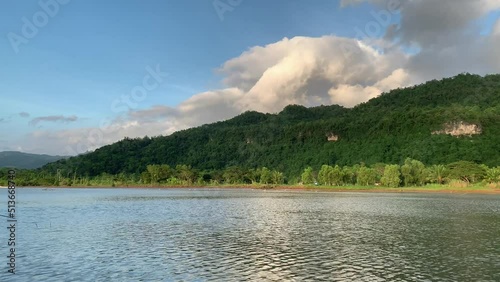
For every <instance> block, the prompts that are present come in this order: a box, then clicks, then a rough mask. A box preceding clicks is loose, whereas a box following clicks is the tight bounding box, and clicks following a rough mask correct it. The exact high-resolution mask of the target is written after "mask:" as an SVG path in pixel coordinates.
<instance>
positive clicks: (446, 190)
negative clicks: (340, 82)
mask: <svg viewBox="0 0 500 282" xmlns="http://www.w3.org/2000/svg"><path fill="white" fill-rule="evenodd" d="M5 188H6V187H5ZM16 188H20V187H16ZM23 188H39V189H47V188H49V189H58V188H67V189H249V190H263V191H286V192H325V193H330V192H335V193H346V192H356V193H429V194H483V195H500V189H494V188H488V187H480V188H476V189H474V188H453V187H448V186H443V187H408V188H387V187H377V186H375V187H314V186H294V185H277V186H264V185H263V186H255V185H221V186H200V185H167V186H163V185H153V186H151V185H116V186H114V187H112V186H25V187H23ZM21 189H22V188H21Z"/></svg>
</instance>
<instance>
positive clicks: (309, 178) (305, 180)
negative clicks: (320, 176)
mask: <svg viewBox="0 0 500 282" xmlns="http://www.w3.org/2000/svg"><path fill="white" fill-rule="evenodd" d="M301 178H302V184H304V185H309V184H314V182H315V181H314V175H313V169H312V167H310V166H309V167H307V168H306V169H304V172H303V173H302V177H301Z"/></svg>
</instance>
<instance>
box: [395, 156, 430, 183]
mask: <svg viewBox="0 0 500 282" xmlns="http://www.w3.org/2000/svg"><path fill="white" fill-rule="evenodd" d="M401 174H402V175H403V181H404V185H405V186H411V185H417V186H421V185H423V184H424V183H425V179H426V170H425V165H424V164H423V163H422V162H421V161H417V160H414V159H411V158H407V159H406V160H405V163H404V165H403V166H401Z"/></svg>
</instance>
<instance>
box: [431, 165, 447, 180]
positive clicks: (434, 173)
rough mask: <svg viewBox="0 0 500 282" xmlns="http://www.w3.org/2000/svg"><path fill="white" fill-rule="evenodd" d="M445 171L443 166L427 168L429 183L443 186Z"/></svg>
mask: <svg viewBox="0 0 500 282" xmlns="http://www.w3.org/2000/svg"><path fill="white" fill-rule="evenodd" d="M446 173H447V169H446V167H445V166H444V165H433V166H431V167H430V168H429V173H428V175H429V178H430V181H431V182H433V183H437V184H443V182H444V179H445V176H446Z"/></svg>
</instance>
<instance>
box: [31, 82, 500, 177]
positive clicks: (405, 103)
mask: <svg viewBox="0 0 500 282" xmlns="http://www.w3.org/2000/svg"><path fill="white" fill-rule="evenodd" d="M453 122H465V123H468V124H475V125H477V126H478V127H479V128H480V129H481V131H482V132H481V134H478V135H473V136H459V137H454V136H451V135H447V134H433V132H435V131H439V130H443V127H444V126H445V124H447V123H453ZM499 124H500V75H490V76H486V77H481V76H477V75H470V74H462V75H458V76H456V77H454V78H448V79H443V80H440V81H437V80H434V81H430V82H427V83H425V84H422V85H418V86H414V87H410V88H406V89H396V90H393V91H391V92H389V93H385V94H383V95H381V96H380V97H378V98H375V99H372V100H370V101H368V102H367V103H363V104H360V105H358V106H356V107H354V108H352V109H348V108H343V107H341V106H337V105H332V106H320V107H314V108H306V107H303V106H297V105H290V106H288V107H286V108H285V109H284V110H283V111H282V112H280V113H279V114H262V113H257V112H246V113H243V114H241V115H239V116H237V117H235V118H233V119H230V120H227V121H223V122H218V123H214V124H210V125H204V126H200V127H197V128H192V129H188V130H183V131H179V132H176V133H174V134H172V135H170V136H159V137H153V138H150V137H144V138H136V139H130V138H125V139H124V140H122V141H119V142H117V143H114V144H112V145H108V146H104V147H102V148H100V149H98V150H96V151H95V152H91V153H87V154H84V155H80V156H77V157H72V158H70V159H65V160H60V161H57V162H54V163H51V164H48V165H46V166H44V167H43V168H42V169H41V170H39V171H37V172H33V173H36V174H37V175H44V177H47V178H49V179H55V178H57V179H58V181H60V179H61V178H64V179H73V180H74V181H77V179H80V180H81V179H98V178H99V177H100V178H103V177H104V178H106V177H111V178H113V177H115V178H116V177H118V178H119V177H122V178H123V177H127V178H130V179H131V180H130V181H132V182H137V183H139V182H141V183H148V181H149V183H150V182H151V180H152V181H153V182H154V181H158V182H161V181H169V180H168V179H174V180H170V181H171V182H172V181H173V182H175V181H176V180H175V179H177V180H179V179H180V181H182V180H185V181H187V180H186V179H187V178H185V177H184V176H180V175H185V173H184V174H183V173H182V172H181V171H182V167H184V168H189V169H188V170H189V171H190V173H191V174H192V175H193V176H191V177H190V178H189V179H190V180H189V181H191V182H193V183H194V182H197V181H199V179H202V181H204V182H206V183H209V182H210V181H212V180H213V181H219V182H227V181H228V179H231V178H230V177H229V178H228V177H227V175H230V174H231V171H233V172H234V173H235V174H238V175H240V179H239V180H238V181H240V182H242V183H251V182H254V181H257V182H261V180H260V179H259V180H256V177H255V176H251V174H252V172H255V173H256V174H258V173H257V171H259V172H260V173H261V175H260V177H262V173H263V170H264V167H265V168H269V169H267V170H269V171H270V174H271V175H273V177H274V179H279V181H282V182H286V183H299V182H303V176H304V175H303V173H304V170H305V169H306V168H308V167H310V170H311V171H312V174H313V175H314V177H313V178H314V180H315V181H321V179H325V178H324V177H325V176H324V175H325V173H326V172H325V170H326V168H325V167H323V166H324V165H326V166H328V167H331V168H333V172H331V174H332V175H337V176H336V177H337V179H339V177H340V176H338V175H339V170H341V171H342V173H341V174H342V179H343V180H342V181H337V180H336V181H333V180H328V181H323V182H325V183H328V184H332V185H333V184H334V185H339V184H341V183H343V184H346V183H354V184H356V183H357V184H370V183H375V182H384V183H386V184H387V185H389V186H396V185H405V184H406V185H410V184H415V185H420V184H423V183H428V182H433V181H437V179H431V178H430V177H429V174H430V173H429V171H430V170H434V171H435V170H437V167H439V165H441V166H442V167H444V168H445V170H446V171H447V173H450V175H446V176H444V175H443V176H441V180H439V181H440V182H441V181H444V180H443V179H444V178H446V177H447V178H448V179H462V180H464V179H463V178H462V175H458V176H457V175H452V173H456V171H460V169H454V165H456V164H457V163H459V164H460V162H462V163H461V164H462V165H463V164H468V165H471V166H472V165H475V169H479V170H480V171H481V173H480V174H481V175H482V176H480V177H478V178H477V179H484V178H485V176H484V175H485V174H486V172H487V171H488V169H487V167H497V166H499V165H500V142H499V140H500V126H499ZM328 136H330V137H333V136H336V137H338V140H336V141H333V140H330V141H329V140H328ZM407 158H411V159H413V160H419V162H422V165H421V166H420V167H419V168H418V169H417V170H425V171H427V173H426V176H425V177H424V176H418V177H417V176H415V177H417V178H416V179H418V180H414V179H413V178H408V177H405V176H404V175H405V173H406V172H405V171H406V169H407V166H406V167H405V165H407V164H406V159H407ZM179 164H182V165H179ZM381 164H384V165H381ZM385 164H392V166H388V167H386V165H385ZM424 164H425V166H424ZM478 164H484V165H483V166H479V165H478ZM155 165H156V166H160V167H161V166H162V165H163V166H164V167H168V168H169V169H165V171H170V172H168V173H166V174H165V175H167V176H168V177H165V176H162V177H160V176H158V177H157V178H155V177H156V176H154V175H155V174H154V173H152V172H151V171H150V170H151V167H154V166H155ZM178 165H179V166H178ZM477 167H480V168H477ZM382 168H383V169H382ZM431 168H434V169H431ZM350 169H351V170H353V172H351V177H350V178H349V177H348V176H346V175H348V174H349V173H348V172H347V171H349V170H350ZM184 170H186V169H184ZM388 171H390V172H391V173H390V174H393V175H392V176H390V175H385V174H386V172H387V174H389V172H388ZM174 172H175V173H174ZM396 172H399V173H400V174H401V175H400V177H399V178H400V182H399V183H398V181H397V179H396V177H395V176H394V175H395V174H397V173H396ZM147 173H149V175H150V177H151V178H149V179H148V178H147ZM266 173H267V171H266ZM329 173H330V172H329ZM435 173H436V172H435ZM188 174H189V173H188ZM264 174H265V173H264ZM327 174H328V173H327ZM360 174H361V176H362V177H360ZM366 174H367V175H368V176H366V177H365V175H366ZM459 174H460V173H459ZM224 175H226V176H224ZM242 175H246V176H242ZM249 175H250V176H249ZM320 175H321V177H320ZM352 175H354V176H352ZM63 176H64V177H63ZM266 177H267V176H266ZM363 177H365V178H363ZM346 178H349V179H350V180H346ZM360 179H361V180H360ZM374 179H375V182H374ZM410 179H411V180H410ZM475 180H476V177H473V179H468V180H467V181H475ZM229 181H230V182H231V181H232V180H229ZM49 182H50V181H49ZM173 182H172V183H173Z"/></svg>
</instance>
